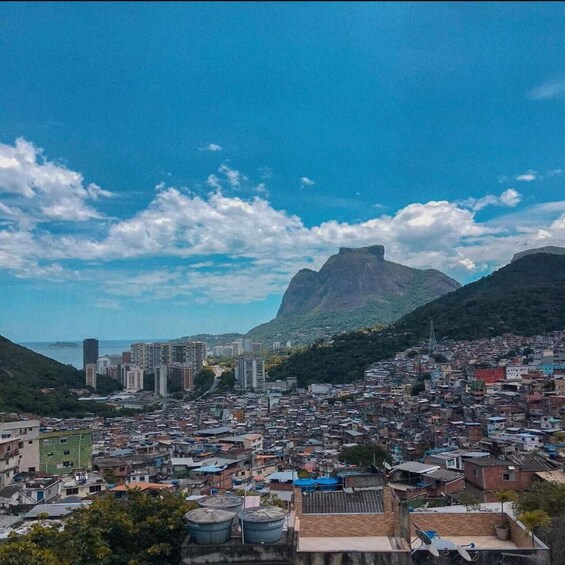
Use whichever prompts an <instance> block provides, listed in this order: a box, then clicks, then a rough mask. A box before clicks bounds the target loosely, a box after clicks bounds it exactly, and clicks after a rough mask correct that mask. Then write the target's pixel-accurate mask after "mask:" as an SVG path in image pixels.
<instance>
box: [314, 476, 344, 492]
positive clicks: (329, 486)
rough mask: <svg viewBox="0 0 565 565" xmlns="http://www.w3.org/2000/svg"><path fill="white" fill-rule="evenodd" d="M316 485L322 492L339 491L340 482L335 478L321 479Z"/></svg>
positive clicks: (317, 480)
mask: <svg viewBox="0 0 565 565" xmlns="http://www.w3.org/2000/svg"><path fill="white" fill-rule="evenodd" d="M316 483H318V485H319V487H320V488H321V489H322V490H337V487H338V485H339V480H338V479H336V478H334V477H319V478H318V479H316Z"/></svg>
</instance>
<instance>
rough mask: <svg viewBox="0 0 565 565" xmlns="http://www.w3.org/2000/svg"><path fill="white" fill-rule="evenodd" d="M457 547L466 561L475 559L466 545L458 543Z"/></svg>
mask: <svg viewBox="0 0 565 565" xmlns="http://www.w3.org/2000/svg"><path fill="white" fill-rule="evenodd" d="M456 549H457V552H458V553H459V555H461V557H463V559H465V561H473V558H472V557H471V556H470V555H469V552H468V551H467V550H466V549H465V548H464V547H461V546H460V545H458V546H457V548H456Z"/></svg>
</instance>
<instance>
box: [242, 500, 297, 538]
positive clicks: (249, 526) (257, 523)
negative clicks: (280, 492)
mask: <svg viewBox="0 0 565 565" xmlns="http://www.w3.org/2000/svg"><path fill="white" fill-rule="evenodd" d="M238 518H239V520H240V522H241V528H242V530H243V541H244V543H277V542H278V541H279V540H280V539H281V537H282V532H283V526H284V521H285V518H286V512H285V511H284V510H283V509H282V508H278V507H277V506H257V507H254V508H244V509H243V510H242V511H241V512H240V513H239V514H238Z"/></svg>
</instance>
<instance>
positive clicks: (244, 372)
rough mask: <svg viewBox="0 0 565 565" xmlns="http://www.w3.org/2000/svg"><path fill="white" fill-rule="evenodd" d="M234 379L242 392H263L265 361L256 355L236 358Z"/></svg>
mask: <svg viewBox="0 0 565 565" xmlns="http://www.w3.org/2000/svg"><path fill="white" fill-rule="evenodd" d="M235 379H236V381H237V382H238V384H239V386H240V387H241V388H243V389H244V390H253V391H255V392H260V391H264V390H265V360H264V359H263V357H258V356H256V355H250V354H244V355H240V356H239V357H238V358H237V363H236V366H235Z"/></svg>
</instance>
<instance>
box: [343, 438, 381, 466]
mask: <svg viewBox="0 0 565 565" xmlns="http://www.w3.org/2000/svg"><path fill="white" fill-rule="evenodd" d="M338 459H339V460H340V461H341V462H342V463H347V464H349V465H357V466H358V467H363V468H367V469H368V468H369V467H370V466H371V465H375V466H376V467H382V464H383V462H384V461H386V462H387V463H390V461H391V457H390V454H389V453H388V451H387V450H386V449H384V448H383V447H381V446H380V445H378V444H374V443H373V444H371V443H367V444H362V445H355V446H353V447H347V448H345V449H344V450H342V452H341V453H340V454H339V457H338Z"/></svg>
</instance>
